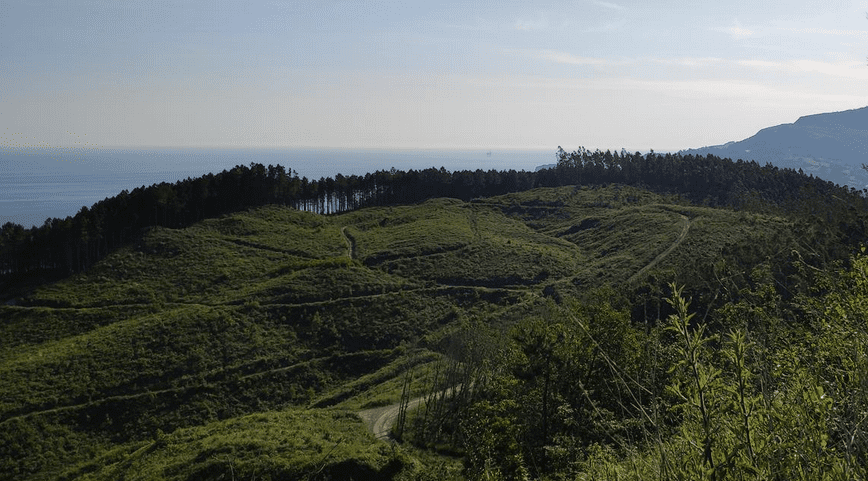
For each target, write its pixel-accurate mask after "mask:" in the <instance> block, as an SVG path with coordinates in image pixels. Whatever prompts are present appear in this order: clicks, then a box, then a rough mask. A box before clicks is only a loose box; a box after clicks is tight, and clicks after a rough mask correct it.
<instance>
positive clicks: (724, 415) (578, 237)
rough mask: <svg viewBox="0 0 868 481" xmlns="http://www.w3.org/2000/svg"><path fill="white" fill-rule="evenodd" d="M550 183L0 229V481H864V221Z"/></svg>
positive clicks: (243, 187)
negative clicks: (372, 426) (382, 430)
mask: <svg viewBox="0 0 868 481" xmlns="http://www.w3.org/2000/svg"><path fill="white" fill-rule="evenodd" d="M558 159H559V162H558V165H557V166H556V167H555V168H552V169H547V170H542V171H540V172H536V173H528V172H514V171H510V172H496V171H489V172H482V171H477V172H457V173H449V172H446V171H444V170H437V169H428V170H423V171H410V172H399V171H380V172H377V173H375V174H370V175H369V176H364V177H340V176H339V177H338V178H337V180H332V181H329V179H321V180H320V181H316V182H310V181H305V179H298V178H297V176H296V175H295V174H293V173H292V171H286V170H284V169H282V168H280V167H273V166H272V167H264V166H261V165H255V164H254V165H251V166H249V167H244V166H238V167H236V168H234V169H232V170H230V171H225V172H222V173H219V174H215V175H208V176H205V177H202V178H199V179H188V180H186V181H182V182H178V183H175V184H172V185H170V184H160V185H156V186H151V187H148V188H141V189H136V190H135V191H133V192H132V193H122V194H121V195H119V196H116V197H114V198H111V199H106V200H105V201H103V202H101V203H98V204H97V205H96V206H94V207H93V208H90V209H83V210H82V212H80V213H79V214H78V215H77V216H76V217H74V218H69V219H66V220H63V221H61V220H57V221H51V222H49V223H47V224H50V225H46V226H44V227H43V228H41V229H32V230H26V229H21V228H19V227H16V226H10V225H7V226H6V227H4V230H3V233H4V241H3V242H4V243H3V249H4V251H3V252H4V257H3V259H4V266H5V267H4V269H5V271H6V272H5V273H4V281H5V282H6V287H4V290H3V291H0V300H2V301H7V300H8V302H0V339H2V340H3V342H2V343H0V479H3V480H5V479H14V480H18V479H28V480H30V479H32V480H43V479H45V480H47V479H52V480H54V479H66V480H72V479H82V480H84V479H97V480H115V479H172V480H179V481H181V480H191V479H233V478H234V479H253V478H256V479H269V478H270V479H275V480H276V479H308V480H325V479H393V480H439V479H459V480H461V479H463V480H491V479H544V480H588V479H635V480H642V479H664V480H669V479H682V480H695V479H704V480H714V481H719V480H727V479H745V480H746V479H769V480H792V479H800V480H814V479H833V480H842V481H843V480H854V479H856V480H860V479H868V455H866V453H868V429H866V425H868V424H866V419H868V376H866V373H868V353H866V349H865V346H868V327H866V323H865V319H866V318H868V282H866V279H868V256H866V255H865V251H864V249H863V248H861V246H860V243H862V242H864V241H865V239H866V232H865V227H864V217H865V214H866V211H868V210H866V208H865V207H866V206H865V199H864V195H863V192H858V191H855V190H852V189H847V188H844V187H838V186H835V185H832V184H830V183H828V182H823V181H821V180H819V179H816V178H812V177H810V176H804V175H802V174H801V173H799V172H794V171H790V170H785V169H776V168H774V167H771V166H764V167H761V166H759V165H757V164H754V163H746V162H731V161H729V160H725V159H718V158H715V157H690V156H679V155H676V154H671V155H669V154H667V155H658V154H648V155H639V154H633V155H629V154H626V153H624V152H621V153H617V154H616V153H609V152H588V151H585V150H583V149H579V150H578V151H575V152H572V153H567V152H565V151H559V153H558ZM616 159H617V162H616ZM624 159H627V160H624ZM711 173H714V175H711ZM365 179H367V181H366V180H365ZM376 179H379V180H376ZM462 179H463V180H462ZM510 179H512V180H510ZM631 179H632V180H631ZM365 182H370V183H368V184H366V183H365ZM549 184H551V185H552V186H548V185H549ZM329 185H331V187H329ZM351 186H353V187H352V188H351ZM197 189H198V190H197ZM194 193H196V195H199V197H196V195H194ZM494 193H499V195H492V194H494ZM158 194H159V195H158ZM110 207H111V208H110ZM112 209H115V210H112ZM125 209H126V210H125ZM95 212H96V213H99V212H102V214H100V215H98V216H95V217H88V216H94V215H95V214H94V213H95ZM85 214H86V215H85ZM55 223H56V224H57V225H58V226H60V227H59V229H60V230H57V231H54V230H53V229H54V225H55ZM63 226H66V227H63ZM73 226H77V227H75V228H73ZM63 229H66V230H63ZM76 229H77V230H76ZM64 233H66V234H65V235H69V236H71V237H70V238H69V239H66V238H64V237H63V236H62V235H61V234H64ZM43 234H44V236H43V237H41V238H40V237H39V236H40V235H43ZM48 234H51V235H53V236H55V237H51V236H49V235H48ZM39 239H43V240H39ZM50 239H54V242H57V243H58V244H57V245H56V246H55V245H53V244H50V243H47V242H48V240H50ZM40 242H42V244H40ZM37 247H38V248H37ZM16 249H17V250H16ZM27 249H31V250H29V251H28V250H27ZM40 253H41V254H43V255H44V257H43V258H40V257H39V256H38V255H37V254H40ZM28 256H29V257H28ZM66 262H69V263H66ZM52 277H55V278H56V279H57V280H52ZM386 406H388V407H389V410H392V412H394V409H395V406H398V407H397V409H398V411H397V412H398V415H397V416H396V422H395V423H394V426H392V429H391V431H390V437H391V438H392V439H393V440H395V441H396V443H392V442H391V441H389V442H383V440H378V439H375V438H374V435H373V434H372V433H371V432H369V431H368V430H366V427H365V425H364V424H363V422H362V419H361V418H360V417H359V415H360V413H361V412H366V411H368V410H371V409H375V408H383V407H386Z"/></svg>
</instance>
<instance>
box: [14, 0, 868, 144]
mask: <svg viewBox="0 0 868 481" xmlns="http://www.w3.org/2000/svg"><path fill="white" fill-rule="evenodd" d="M866 12H868V0H858V1H839V0H818V1H803V2H793V1H786V2H785V1H777V0H772V1H756V0H751V1H743V0H736V1H727V2H720V1H719V0H714V1H705V0H691V1H675V0H663V1H653V2H648V1H632V0H612V1H603V0H579V1H558V2H529V1H527V0H522V1H511V0H498V1H496V2H495V1H448V0H444V1H433V2H432V1H430V0H426V1H418V2H413V1H382V2H381V1H373V0H372V1H364V0H361V1H352V2H339V1H331V0H317V1H306V0H291V1H280V0H278V1H267V2H257V1H227V0H208V1H198V0H149V1H141V0H136V1H126V0H106V1H102V0H77V1H62V0H52V1H36V0H33V1H28V0H0V150H2V149H5V150H7V151H26V150H28V149H33V148H80V149H100V148H113V147H126V148H129V147H133V148H151V147H219V148H231V147H238V148H257V147H267V148H301V147H304V148H310V147H314V148H330V149H332V148H338V149H343V148H347V149H359V148H387V149H420V148H425V149H430V148H433V149H451V148H455V149H462V148H463V149H466V148H483V149H501V148H510V149H523V148H527V149H555V148H556V147H557V146H563V147H564V148H565V149H568V150H571V149H575V148H577V147H578V146H585V147H587V148H590V149H595V148H599V149H602V150H605V149H613V150H615V149H620V148H627V149H628V150H643V151H644V150H648V149H654V150H657V151H666V150H678V149H686V148H694V147H702V146H707V145H715V144H722V143H724V142H727V141H731V140H741V139H744V138H746V137H749V136H751V135H753V134H755V133H756V132H757V131H758V130H759V129H762V128H764V127H769V126H772V125H777V124H782V123H790V122H794V121H795V120H796V119H797V118H798V117H800V116H802V115H808V114H814V113H821V112H833V111H840V110H847V109H853V108H859V107H864V106H866V105H868V59H866V57H868V19H866Z"/></svg>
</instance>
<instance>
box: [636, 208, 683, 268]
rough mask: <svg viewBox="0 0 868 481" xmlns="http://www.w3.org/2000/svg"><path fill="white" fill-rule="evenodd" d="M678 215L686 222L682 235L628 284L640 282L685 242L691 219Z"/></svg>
mask: <svg viewBox="0 0 868 481" xmlns="http://www.w3.org/2000/svg"><path fill="white" fill-rule="evenodd" d="M678 215H679V216H681V220H682V221H684V227H682V228H681V233H680V234H678V238H677V239H675V242H673V243H672V245H670V246H669V247H667V248H666V250H665V251H663V252H661V253H660V254H658V255H657V257H655V258H654V260H652V261H651V262H649V263H648V265H646V266H645V267H643V268H641V269H639V272H637V273H635V274H633V275H632V276H630V278H629V279H627V284H633V283H634V282H636V281H637V280H639V279H640V278H641V277H642V276H643V275H645V273H646V272H648V271H649V270H651V269H652V268H654V266H656V265H657V264H658V263H660V261H662V260H663V259H665V258H666V256H668V255H669V254H670V253H671V252H672V251H673V250H675V248H676V247H678V246H679V245H681V242H683V241H684V238H685V237H687V231H688V230H690V219H688V218H687V216H686V215H684V214H678Z"/></svg>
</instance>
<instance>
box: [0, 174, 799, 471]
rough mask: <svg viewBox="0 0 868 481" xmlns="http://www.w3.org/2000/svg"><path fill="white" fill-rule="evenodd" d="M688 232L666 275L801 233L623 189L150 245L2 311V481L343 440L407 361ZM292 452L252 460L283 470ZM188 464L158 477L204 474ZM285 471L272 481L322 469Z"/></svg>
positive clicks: (402, 210) (382, 398) (518, 197)
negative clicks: (219, 450)
mask: <svg viewBox="0 0 868 481" xmlns="http://www.w3.org/2000/svg"><path fill="white" fill-rule="evenodd" d="M682 215H684V216H686V217H688V218H689V219H690V222H691V227H690V231H689V233H688V235H687V237H686V239H685V240H684V242H683V243H681V244H680V245H679V246H678V247H677V248H676V249H675V250H674V251H673V252H672V253H671V254H670V255H669V256H668V257H667V260H666V264H667V266H668V267H671V268H672V269H674V270H676V271H678V272H682V271H686V270H690V269H694V270H696V269H698V268H699V267H697V266H702V265H704V264H707V263H709V262H713V260H714V259H715V258H716V257H717V256H719V255H720V253H721V252H722V251H723V250H724V249H726V248H728V247H729V246H732V245H739V244H748V243H752V244H756V243H757V242H761V241H763V240H764V239H767V238H768V239H770V238H772V237H776V238H782V236H783V237H785V234H784V233H785V232H786V230H787V228H788V225H789V224H788V223H787V222H786V221H784V220H781V219H777V218H773V217H761V216H753V215H750V216H748V215H745V214H737V213H732V212H728V211H719V210H714V209H708V208H702V207H691V206H684V205H677V204H675V203H674V201H673V199H666V198H662V197H660V196H657V195H655V194H649V193H647V192H643V191H640V190H637V189H633V188H626V187H618V186H610V187H608V188H603V189H589V188H581V189H575V188H572V187H565V188H559V189H539V190H534V191H529V192H525V193H520V194H510V195H507V196H502V197H497V198H490V199H482V200H479V201H475V202H472V203H463V202H460V201H457V200H452V199H436V200H432V201H428V202H425V203H423V204H420V205H413V206H402V207H390V208H372V209H366V210H362V211H358V212H352V213H347V214H342V215H337V216H330V217H326V216H319V215H314V214H310V213H303V212H298V211H293V210H291V209H287V208H283V207H278V206H269V207H264V208H260V209H256V210H251V211H248V212H241V213H236V214H233V215H229V216H225V217H222V218H219V219H210V220H206V221H204V222H201V223H199V224H197V225H195V226H192V227H190V228H187V229H181V230H170V229H153V230H152V231H150V232H149V233H148V234H147V235H146V237H145V239H144V240H143V242H141V243H140V244H138V245H134V246H128V247H126V248H123V249H120V250H118V251H117V252H115V253H113V254H111V255H110V256H108V257H107V258H106V259H104V260H103V261H102V262H100V263H99V264H98V265H97V266H95V267H94V268H93V269H91V270H90V271H88V272H87V273H85V274H82V275H78V276H75V277H72V278H69V279H66V280H63V281H61V282H58V283H56V284H53V285H49V286H46V287H44V288H41V289H39V290H38V291H36V292H34V293H33V294H32V295H30V296H29V297H28V298H27V299H25V300H23V302H21V303H20V304H21V305H19V306H0V319H2V322H0V339H4V340H7V339H8V340H9V341H8V342H4V343H3V344H2V346H0V440H2V441H0V472H8V473H17V477H22V478H28V477H30V478H34V479H39V478H52V477H55V476H57V475H59V473H60V471H61V470H62V468H64V467H68V466H74V465H76V464H77V463H85V464H80V465H79V467H78V468H74V469H73V470H72V471H70V473H76V472H77V473H84V472H90V470H92V469H95V470H96V471H95V472H96V473H98V474H99V473H102V474H99V475H98V476H97V478H99V477H111V476H112V475H111V474H106V473H119V472H128V473H132V472H150V471H148V469H152V468H153V469H156V468H154V467H153V466H152V467H148V466H146V465H147V463H149V462H150V461H147V460H148V459H152V458H154V456H152V455H150V454H149V455H148V456H147V457H142V459H141V460H139V461H135V460H133V461H129V460H127V461H124V462H119V461H117V462H116V461H112V460H113V459H115V458H113V457H112V456H120V454H118V453H126V454H130V453H135V452H139V451H137V450H142V449H144V450H156V451H154V452H155V453H159V452H163V451H166V449H165V445H162V444H161V445H160V446H159V447H153V446H154V445H151V444H148V443H152V442H153V441H154V436H155V435H156V434H155V433H157V430H162V431H165V432H167V433H173V432H175V434H171V440H170V444H171V445H172V446H177V449H174V450H172V451H173V452H175V451H177V453H186V454H183V456H188V455H189V456H191V458H190V459H199V460H200V461H201V462H199V461H197V462H196V463H193V464H195V465H196V466H200V467H201V469H206V467H207V466H206V464H207V463H206V462H205V461H202V460H203V459H204V460H207V459H210V458H209V456H210V455H208V454H207V452H208V451H207V449H210V448H206V447H205V445H204V444H201V443H200V444H195V443H194V441H192V439H194V438H195V439H201V438H202V437H208V436H211V434H208V433H210V432H212V431H213V432H221V433H222V432H224V431H226V430H231V431H232V432H233V433H236V434H237V433H239V432H241V433H243V431H244V430H245V429H247V428H246V427H245V426H249V425H251V423H250V422H248V421H246V420H248V419H249V418H238V419H241V420H237V421H231V420H232V419H235V418H237V417H238V416H245V415H247V414H250V413H254V412H266V413H270V414H264V416H277V417H280V416H290V417H292V419H293V421H292V422H295V423H301V424H304V423H305V422H306V421H304V419H307V418H305V416H313V417H312V418H311V419H314V418H316V419H317V420H316V423H320V424H318V425H321V426H323V427H322V429H324V430H326V431H328V430H329V429H331V428H330V427H329V426H331V425H332V424H333V423H330V422H325V421H323V419H324V418H322V417H323V416H324V417H326V418H327V417H328V416H337V417H338V418H340V419H344V418H343V417H341V416H343V414H334V413H332V414H328V413H319V412H318V411H314V412H311V413H307V414H304V413H301V412H300V411H298V408H299V407H305V406H310V405H317V406H328V405H335V404H338V403H340V404H339V405H340V406H345V407H346V408H352V409H357V408H359V407H364V406H371V405H377V404H383V403H388V402H394V401H395V400H397V397H398V396H399V395H400V382H396V380H397V379H398V378H399V377H400V376H401V373H402V372H403V370H404V369H405V368H406V366H407V363H406V361H405V359H407V355H408V354H407V353H408V352H409V351H408V350H406V349H405V348H404V347H403V346H404V345H406V344H416V345H418V346H420V348H421V349H422V351H421V352H422V353H423V354H422V357H421V358H422V359H428V360H429V361H430V360H431V359H434V358H436V357H437V355H436V354H434V353H432V350H436V349H437V348H438V346H440V345H441V344H442V342H441V341H442V340H443V339H444V336H448V333H449V332H450V330H451V329H453V328H454V326H455V325H457V324H458V323H460V322H461V321H462V319H468V318H470V317H479V318H482V319H488V320H490V321H491V322H495V323H509V322H510V321H514V320H518V319H520V318H522V317H523V316H527V315H529V314H531V313H533V312H535V311H536V310H537V309H538V308H539V306H540V305H541V303H542V302H543V300H542V299H543V297H544V294H543V293H544V292H546V291H547V289H546V288H547V287H548V288H552V287H555V288H557V289H563V290H581V289H583V288H584V287H586V286H593V285H597V284H600V283H604V282H615V283H617V282H621V281H623V280H625V279H627V278H629V277H630V276H631V275H633V274H635V273H636V272H638V271H639V270H640V269H641V268H642V267H643V266H644V265H646V264H647V263H648V262H650V261H651V260H653V259H654V258H655V257H656V256H657V255H658V254H659V253H660V252H662V251H664V250H665V249H666V248H667V247H669V246H670V245H671V244H672V243H673V242H674V241H675V240H676V239H677V237H678V235H679V233H681V232H682V229H683V219H682V217H681V216H682ZM783 245H784V244H782V246H783ZM414 356H416V358H418V356H419V355H418V354H414ZM426 356H428V357H426ZM430 356H434V357H430ZM317 416H320V417H317ZM242 420H245V421H242ZM233 422H234V424H233ZM311 422H314V421H311ZM347 422H349V421H346V420H345V419H344V421H341V422H336V423H334V429H335V430H336V431H337V430H340V429H343V428H340V426H343V425H344V424H345V423H347ZM254 424H255V423H254ZM179 429H184V430H186V431H175V430H179ZM250 429H253V428H250ZM353 429H355V428H353ZM181 433H187V434H181ZM236 434H233V436H235V435H236ZM344 435H345V434H340V433H337V432H335V433H333V434H330V436H338V437H340V436H344ZM214 436H217V435H214ZM240 436H241V437H243V434H242V435H240ZM251 436H254V437H255V436H257V434H254V433H251ZM324 436H325V435H324ZM352 436H353V437H354V439H355V438H357V437H358V436H363V433H356V434H353V435H352ZM230 438H231V436H229V435H228V434H225V435H224V434H220V435H219V436H217V437H214V438H213V439H223V440H224V441H225V442H226V443H227V445H233V444H232V443H233V442H234V441H230ZM231 439H235V438H231ZM196 442H198V441H196ZM214 442H215V443H216V442H217V441H214ZM218 444H219V443H218ZM254 444H255V443H254ZM116 446H119V447H116ZM287 446H289V445H286V446H284V445H279V446H278V445H273V446H272V445H269V446H267V447H260V448H256V449H262V450H264V451H263V452H268V453H271V454H270V455H271V456H276V457H286V455H285V452H288V451H286V450H287V449H290V448H288V447H287ZM215 449H216V448H215ZM227 449H228V448H227ZM232 449H234V450H235V451H238V450H239V449H240V448H232ZM251 449H252V448H251ZM197 450H198V451H197ZM103 451H105V454H103V455H102V457H100V458H98V459H97V461H96V463H97V464H99V463H103V464H106V465H111V466H110V468H109V467H107V468H106V469H109V471H105V470H102V468H99V467H98V466H96V465H94V464H93V463H91V464H87V460H88V459H91V458H92V457H93V456H96V455H98V454H99V453H100V452H103ZM242 451H243V450H242ZM374 451H376V450H374ZM149 452H151V451H149ZM358 452H359V453H362V451H358ZM113 453H114V454H113ZM197 453H198V454H197ZM358 455H359V456H368V454H364V455H363V454H358ZM172 456H174V455H172ZM177 456H178V457H177V458H172V457H171V456H170V455H169V454H165V455H160V456H157V458H159V459H161V461H159V463H161V464H160V466H170V465H173V464H172V463H176V464H177V463H180V464H184V463H188V462H189V459H188V458H185V457H183V456H182V454H177ZM346 456H348V457H353V456H356V454H352V453H350V454H346ZM371 456H374V457H376V455H374V454H371ZM170 458H171V459H170ZM100 459H102V460H104V461H99V460H100ZM118 459H119V458H118ZM287 459H289V461H285V462H284V461H280V462H279V463H278V462H277V461H275V463H277V464H274V465H273V466H272V467H271V468H268V469H271V470H273V471H274V472H289V471H286V470H293V469H297V470H300V471H292V472H302V471H304V470H305V469H308V468H310V466H311V464H310V463H308V464H305V463H307V461H305V462H302V461H298V462H296V461H291V460H292V459H295V458H292V457H288V458H287ZM347 459H349V458H347ZM377 459H380V458H377ZM383 459H386V458H383ZM383 459H380V461H376V462H374V463H373V464H371V466H374V465H376V466H379V467H376V468H372V469H381V468H382V465H381V464H377V463H381V461H383ZM154 462H155V463H156V462H157V461H154ZM209 462H210V461H209ZM227 462H228V461H227ZM251 462H253V461H251ZM335 462H337V461H335ZM383 462H386V461H383ZM142 463H144V464H142ZM197 463H198V464H197ZM281 463H283V464H281ZM286 463H289V464H286ZM296 465H297V466H296ZM222 466H223V467H224V468H225V467H226V465H225V463H224V465H222ZM292 466H295V467H292ZM76 469H78V471H76ZM191 469H193V468H191ZM196 469H199V468H196ZM118 470H120V471H118ZM124 470H126V471H124ZM191 472H192V471H191Z"/></svg>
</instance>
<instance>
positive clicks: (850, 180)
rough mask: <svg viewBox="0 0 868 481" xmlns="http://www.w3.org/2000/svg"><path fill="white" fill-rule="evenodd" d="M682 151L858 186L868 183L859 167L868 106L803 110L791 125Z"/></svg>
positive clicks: (866, 151)
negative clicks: (814, 111)
mask: <svg viewBox="0 0 868 481" xmlns="http://www.w3.org/2000/svg"><path fill="white" fill-rule="evenodd" d="M681 153H683V154H694V155H697V154H698V155H705V154H713V155H716V156H719V157H729V158H732V159H733V160H737V159H743V160H755V161H757V162H758V163H760V164H766V163H767V162H770V163H771V164H772V165H776V166H778V167H790V168H793V169H796V170H798V169H802V171H804V172H805V173H806V174H813V175H814V176H815V177H820V178H822V179H824V180H829V181H832V182H834V183H836V184H839V185H848V186H850V187H855V188H857V189H863V188H865V187H868V172H866V171H865V170H864V169H862V163H868V107H863V108H860V109H854V110H845V111H843V112H831V113H824V114H816V115H806V116H804V117H801V118H799V119H798V120H796V121H795V122H794V123H792V124H782V125H777V126H774V127H768V128H765V129H762V130H760V131H759V132H757V133H756V135H754V136H753V137H750V138H747V139H745V140H742V141H739V142H727V143H726V144H723V145H714V146H710V147H702V148H698V149H690V150H683V151H681Z"/></svg>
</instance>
